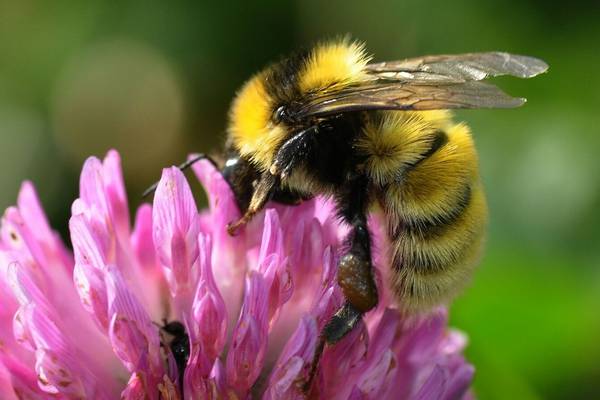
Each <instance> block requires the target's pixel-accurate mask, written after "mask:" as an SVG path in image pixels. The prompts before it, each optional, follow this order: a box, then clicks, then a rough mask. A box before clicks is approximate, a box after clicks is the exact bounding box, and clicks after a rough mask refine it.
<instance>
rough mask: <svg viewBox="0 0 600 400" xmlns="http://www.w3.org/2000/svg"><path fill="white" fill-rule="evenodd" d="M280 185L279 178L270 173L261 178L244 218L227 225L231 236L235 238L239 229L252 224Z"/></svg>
mask: <svg viewBox="0 0 600 400" xmlns="http://www.w3.org/2000/svg"><path fill="white" fill-rule="evenodd" d="M278 183H279V178H278V177H276V176H274V175H271V174H270V173H269V172H268V171H267V172H264V173H263V174H262V175H261V176H260V180H259V181H258V183H257V185H256V187H255V188H254V192H253V193H252V198H251V199H250V205H249V206H248V209H247V210H246V212H245V213H244V215H243V216H242V218H240V219H239V220H237V221H235V222H232V223H230V224H228V225H227V232H228V233H229V234H230V235H232V236H234V235H235V234H236V233H237V231H238V229H239V228H241V227H242V226H244V225H246V224H247V223H248V222H250V220H252V218H253V217H254V216H255V215H256V214H257V213H258V212H260V211H261V210H262V209H263V208H264V207H265V204H267V201H269V199H270V198H271V195H272V193H273V191H274V189H275V188H276V187H277V186H278Z"/></svg>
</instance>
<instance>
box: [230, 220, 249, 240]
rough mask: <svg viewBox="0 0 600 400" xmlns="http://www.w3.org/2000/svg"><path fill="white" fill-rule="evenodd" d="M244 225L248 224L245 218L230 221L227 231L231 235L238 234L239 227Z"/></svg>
mask: <svg viewBox="0 0 600 400" xmlns="http://www.w3.org/2000/svg"><path fill="white" fill-rule="evenodd" d="M244 225H246V221H244V219H243V218H242V219H239V220H237V221H235V222H230V223H228V224H227V233H228V234H229V236H237V234H238V232H239V229H240V228H241V227H242V226H244Z"/></svg>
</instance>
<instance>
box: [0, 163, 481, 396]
mask: <svg viewBox="0 0 600 400" xmlns="http://www.w3.org/2000/svg"><path fill="white" fill-rule="evenodd" d="M194 171H195V173H196V175H197V176H198V178H199V179H200V181H201V183H202V184H203V186H204V188H205V190H206V192H207V194H208V200H209V209H208V210H202V211H200V212H198V209H197V208H196V204H195V202H194V199H193V197H192V193H191V190H190V188H189V186H188V183H187V181H186V179H185V177H184V176H183V174H182V173H181V172H180V171H179V170H178V169H177V168H174V167H173V168H167V169H165V170H164V171H163V174H162V178H161V180H160V183H159V185H158V188H157V190H156V193H155V197H154V203H153V205H152V206H150V205H148V204H145V205H142V206H141V207H140V208H139V209H138V210H137V213H136V215H135V218H134V224H133V227H132V226H131V225H130V221H129V208H128V206H127V198H126V195H125V188H124V184H123V178H122V174H121V167H120V159H119V155H118V154H117V153H116V152H114V151H111V152H109V153H108V155H107V156H106V158H105V159H104V160H103V161H100V160H98V159H96V158H90V159H88V161H87V162H86V163H85V165H84V167H83V170H82V173H81V181H80V196H79V198H78V199H76V200H75V202H74V203H73V205H72V216H71V219H70V221H69V228H70V233H71V242H72V244H73V252H72V253H71V252H70V251H69V250H68V249H67V248H66V247H65V245H64V244H63V243H62V241H61V239H60V238H59V236H58V235H57V234H56V233H55V232H54V231H52V229H51V228H50V226H49V225H48V221H47V219H46V217H45V215H44V212H43V211H42V208H41V205H40V203H39V200H38V198H37V195H36V193H35V190H34V188H33V186H32V185H31V184H30V183H24V184H23V186H22V188H21V191H20V193H19V196H18V200H17V205H16V206H15V207H11V208H9V209H7V210H6V212H5V213H4V216H3V219H2V227H1V232H0V233H1V237H0V304H1V308H0V398H2V399H16V398H30V399H45V398H61V399H62V398H65V399H71V398H74V399H82V398H84V399H87V398H89V399H114V398H118V397H121V398H125V399H145V398H149V399H182V398H186V399H196V398H198V399H199V398H202V399H204V398H207V399H217V398H228V399H247V398H264V399H301V398H305V397H306V396H305V394H304V393H303V391H302V383H303V382H304V381H305V380H306V379H307V378H308V374H309V369H310V366H311V362H312V359H313V356H314V354H315V349H316V347H317V346H318V337H319V332H320V331H321V329H322V328H323V327H324V325H325V323H326V322H327V321H328V319H329V318H330V317H331V315H332V314H333V313H334V312H335V310H336V309H337V308H338V307H339V306H340V305H341V304H342V302H343V298H342V294H341V291H340V289H339V287H338V286H337V284H336V280H335V270H336V262H337V260H338V258H339V256H340V252H341V251H342V242H343V237H344V235H345V233H346V232H347V228H346V227H344V226H342V225H340V223H339V221H338V220H337V219H336V217H335V213H334V212H333V207H332V205H331V203H330V202H328V201H327V200H326V199H322V198H317V199H315V200H311V201H306V202H304V203H302V204H301V205H299V206H295V207H289V206H281V205H275V204H272V205H270V206H269V207H267V209H266V211H265V212H264V213H262V214H259V215H258V216H257V217H256V218H254V220H253V221H252V222H251V223H250V224H249V225H248V226H246V227H245V228H244V229H243V230H242V232H240V234H239V235H238V236H236V237H231V236H230V235H228V234H227V231H226V225H227V223H228V222H230V221H233V220H236V219H237V218H239V210H238V209H237V206H236V203H235V200H234V197H233V194H232V192H231V190H230V188H229V186H228V184H227V182H225V181H224V180H223V178H222V176H221V174H220V173H219V171H217V170H216V169H215V168H214V167H213V166H212V164H211V163H209V162H204V161H201V162H199V163H197V164H196V165H195V166H194ZM370 228H371V230H372V231H373V233H374V248H375V255H374V257H375V259H374V260H375V265H377V266H381V267H382V268H380V269H379V270H378V271H377V275H378V278H379V286H380V292H381V298H380V302H379V305H378V307H377V309H375V310H374V311H372V312H370V313H368V314H367V315H366V316H365V317H364V319H363V321H362V322H360V323H359V324H358V326H357V328H356V329H355V330H354V331H352V332H351V333H350V334H349V335H348V336H347V337H345V338H344V339H342V340H341V341H340V342H339V343H338V344H336V345H335V346H331V347H327V348H326V349H325V351H324V353H323V356H322V359H321V361H320V363H319V368H318V370H317V373H316V376H315V379H314V383H313V388H312V391H311V396H313V397H316V398H322V399H388V398H389V399H392V398H393V399H461V398H466V397H468V396H470V394H469V385H470V382H471V379H472V375H473V367H472V366H470V365H469V364H467V363H466V362H465V360H464V358H463V357H462V355H461V352H462V349H463V348H464V346H465V337H464V336H463V335H462V334H460V333H459V332H456V331H451V330H448V329H447V328H446V323H447V317H446V311H445V310H444V309H439V310H436V311H435V312H434V313H432V314H431V315H430V316H428V317H420V318H417V317H409V316H404V315H402V314H401V313H400V312H399V311H398V310H397V309H396V308H395V307H394V303H393V300H392V297H391V295H390V293H389V292H388V290H387V288H386V285H385V282H386V269H385V268H383V267H384V266H385V265H386V254H387V246H388V245H387V243H386V241H385V239H384V235H383V232H382V230H381V226H380V224H379V222H378V221H377V218H376V217H375V216H373V217H372V218H371V220H370ZM173 321H178V322H180V323H181V324H182V326H183V327H184V328H185V333H184V335H185V336H184V337H185V340H183V341H180V342H178V343H179V347H178V351H173V348H174V346H172V343H174V342H173V340H175V339H177V338H173V337H172V336H173V335H171V334H170V333H169V332H167V330H166V329H165V328H164V327H163V326H164V324H165V322H167V323H168V322H173ZM179 339H181V338H179Z"/></svg>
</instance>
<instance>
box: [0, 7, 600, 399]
mask: <svg viewBox="0 0 600 400" xmlns="http://www.w3.org/2000/svg"><path fill="white" fill-rule="evenodd" d="M167 3H168V4H167ZM548 4H549V2H545V1H542V0H527V1H522V0H521V1H517V0H511V1H504V2H483V1H476V0H470V1H466V0H458V1H452V2H450V1H398V2H387V1H383V0H375V1H371V2H368V3H367V2H365V1H330V2H319V1H316V0H309V1H300V0H298V1H295V2H285V1H258V2H254V3H253V4H250V2H246V1H242V0H233V1H228V2H219V3H217V4H202V3H199V2H193V1H176V2H161V3H158V2H153V3H147V2H142V1H122V2H75V1H27V0H20V1H16V0H14V1H0V149H1V157H0V208H1V209H3V208H5V207H6V206H8V205H10V204H12V203H13V202H14V201H15V196H16V193H17V190H18V186H19V184H20V182H21V180H23V179H25V178H29V179H32V180H33V181H34V182H35V184H36V185H37V187H38V189H39V191H40V194H41V197H42V200H43V203H44V206H45V208H46V210H47V211H48V213H49V215H50V218H51V220H52V223H53V225H54V226H55V227H56V228H57V229H59V230H61V231H62V232H63V233H64V232H65V231H66V224H67V218H68V215H69V207H70V203H71V201H72V199H73V198H74V197H76V191H77V180H78V172H79V168H80V166H81V164H82V162H83V160H84V159H85V157H86V156H87V155H89V154H96V155H103V154H104V153H105V151H106V150H107V149H109V148H111V147H115V148H117V149H118V150H119V151H120V152H121V154H122V156H123V159H124V169H125V173H126V180H127V184H128V190H129V191H130V198H131V199H132V202H133V203H139V196H138V194H139V193H140V192H141V191H142V190H143V189H144V188H145V187H146V186H147V185H148V184H150V183H151V182H152V181H154V180H155V179H156V178H157V177H158V176H159V173H160V169H161V167H162V166H165V165H170V164H174V163H178V162H180V161H181V160H183V159H184V158H185V156H186V154H187V153H188V152H190V151H209V150H211V149H216V148H218V146H219V143H220V142H221V140H222V138H223V136H224V134H223V131H224V126H225V121H226V110H227V107H228V105H229V101H230V100H231V98H232V96H233V94H234V92H235V90H236V88H238V87H239V86H240V84H241V83H242V82H243V81H244V80H245V79H247V78H248V77H249V76H250V75H251V74H252V73H253V72H255V71H256V70H257V69H259V68H260V67H262V66H263V65H265V64H266V63H267V62H269V61H272V60H274V59H275V58H277V57H278V56H280V55H282V54H285V53H287V52H289V51H290V50H292V49H296V48H298V47H300V46H308V45H310V44H311V43H313V42H314V41H315V40H318V39H322V38H329V37H332V36H335V35H339V34H344V33H350V34H352V35H353V37H355V38H358V39H361V40H365V41H366V42H367V44H368V48H369V50H370V51H371V52H373V53H374V54H376V59H378V60H385V59H394V58H403V57H408V56H416V55H422V54H428V53H433V54H435V53H455V52H470V51H483V50H505V51H511V52H515V53H522V54H529V55H535V56H538V57H541V58H543V59H545V60H546V61H547V62H548V63H549V64H550V66H551V67H550V72H549V73H548V74H546V75H544V76H541V77H538V78H536V79H533V80H530V81H519V80H517V79H500V80H499V81H500V82H499V84H500V85H501V86H502V87H503V88H505V89H506V90H507V91H508V92H509V93H512V94H514V95H519V96H525V97H527V98H528V99H529V103H528V104H527V105H526V106H525V107H522V108H520V109H516V110H491V111H485V110H480V111H467V112H460V113H458V117H459V118H461V119H464V120H466V121H467V122H468V123H469V124H470V125H471V126H472V128H473V131H474V134H475V137H476V142H477V145H478V148H479V151H480V155H481V165H482V171H483V178H484V181H485V184H486V187H487V192H488V196H489V203H490V209H491V223H490V236H489V240H488V251H487V255H486V257H485V259H484V260H483V263H482V266H481V268H480V270H479V271H478V273H477V276H476V279H475V281H474V284H473V285H472V287H471V288H470V289H469V290H468V292H467V293H466V294H465V295H464V296H462V297H461V298H460V299H459V300H458V301H457V302H456V303H455V305H454V307H453V310H452V323H453V325H455V326H457V327H460V328H461V329H463V330H465V331H466V332H468V334H469V336H470V346H469V349H468V351H467V353H468V357H469V358H470V359H471V360H472V361H473V363H474V364H475V365H476V366H477V375H476V380H475V388H476V392H477V394H478V397H479V398H481V399H578V398H581V399H588V398H600V389H599V387H600V344H599V341H600V310H599V309H600V268H598V267H599V265H600V251H599V246H600V242H599V240H598V238H599V237H600V235H599V233H600V209H599V207H600V163H599V162H598V152H599V150H600V123H599V122H598V107H599V106H600V101H599V100H600V74H598V73H597V70H598V68H599V66H600V52H599V47H598V46H599V43H600V24H599V23H598V16H599V15H600V14H599V13H598V11H600V7H599V3H598V2H597V1H589V2H588V3H586V2H564V3H561V4H557V5H553V6H550V5H548Z"/></svg>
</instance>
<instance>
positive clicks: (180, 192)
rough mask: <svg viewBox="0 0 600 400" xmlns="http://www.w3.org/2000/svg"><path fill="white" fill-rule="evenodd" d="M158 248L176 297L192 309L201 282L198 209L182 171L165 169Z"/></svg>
mask: <svg viewBox="0 0 600 400" xmlns="http://www.w3.org/2000/svg"><path fill="white" fill-rule="evenodd" d="M152 219H153V230H154V245H155V248H156V252H157V254H158V258H159V260H160V263H161V264H162V266H163V269H164V272H165V276H166V278H167V282H168V283H169V286H170V288H171V294H172V296H173V297H175V298H176V299H177V298H180V299H181V301H182V302H183V303H182V304H183V305H182V306H183V307H189V306H190V303H191V296H192V295H193V293H194V288H195V285H196V282H197V279H198V267H197V264H196V261H197V258H198V243H197V238H198V232H199V221H198V210H197V209H196V205H195V203H194V198H193V196H192V192H191V190H190V187H189V185H188V184H187V181H186V180H185V177H184V176H183V174H182V173H181V171H179V169H177V168H175V167H172V168H170V169H165V170H163V174H162V178H161V180H160V182H159V184H158V187H157V189H156V193H155V195H154V210H153V214H152Z"/></svg>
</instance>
